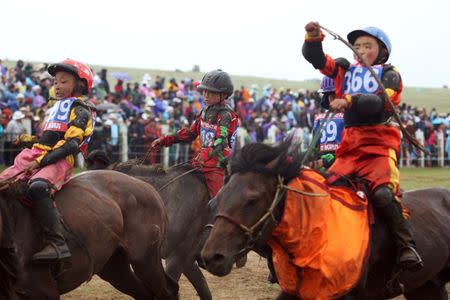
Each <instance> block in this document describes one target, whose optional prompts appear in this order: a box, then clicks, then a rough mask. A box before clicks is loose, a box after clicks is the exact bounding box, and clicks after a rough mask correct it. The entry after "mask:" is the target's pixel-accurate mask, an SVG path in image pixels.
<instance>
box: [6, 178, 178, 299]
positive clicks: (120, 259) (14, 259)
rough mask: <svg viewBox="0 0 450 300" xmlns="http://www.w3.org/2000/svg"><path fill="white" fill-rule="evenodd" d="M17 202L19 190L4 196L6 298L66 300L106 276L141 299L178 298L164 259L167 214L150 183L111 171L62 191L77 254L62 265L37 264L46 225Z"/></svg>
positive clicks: (60, 202) (72, 182) (76, 181)
mask: <svg viewBox="0 0 450 300" xmlns="http://www.w3.org/2000/svg"><path fill="white" fill-rule="evenodd" d="M17 198H18V196H17V192H13V191H12V189H11V188H10V189H9V190H6V191H4V192H1V193H0V210H1V222H0V224H2V225H3V226H1V228H2V229H3V236H2V240H3V241H4V242H3V243H2V244H0V245H2V246H3V251H4V252H5V253H7V254H8V255H7V256H1V257H0V278H1V279H5V280H6V281H5V282H6V284H2V285H1V288H2V290H1V291H0V295H3V297H5V298H8V299H9V298H13V297H12V295H13V294H14V292H15V293H16V294H17V295H18V297H19V298H20V299H59V296H60V295H61V294H64V293H67V292H69V291H71V290H73V289H75V288H77V287H78V286H79V285H80V284H82V283H83V282H85V281H89V280H90V279H91V277H92V276H93V275H94V274H98V275H99V276H100V277H101V278H102V279H104V280H106V281H108V282H109V283H111V284H112V285H113V286H114V287H115V288H117V289H118V290H120V291H121V292H123V293H125V294H128V295H130V296H132V297H133V298H135V299H176V298H177V296H178V285H177V284H176V283H175V282H174V281H173V280H172V279H171V278H170V277H169V276H167V275H166V273H165V271H164V269H163V265H162V262H161V247H162V242H163V240H164V236H165V234H166V230H167V215H166V213H165V210H164V204H163V202H162V200H161V198H160V196H159V194H158V193H157V192H156V191H155V190H154V189H153V188H152V187H151V186H150V185H148V184H146V183H144V182H142V181H140V180H138V179H135V178H133V177H130V176H127V175H125V174H121V173H118V172H114V171H107V170H100V171H89V172H84V173H81V174H79V175H76V176H74V177H73V178H72V179H71V180H70V181H69V182H68V183H67V184H66V185H65V186H64V188H63V189H62V190H60V191H58V192H57V193H56V194H55V204H56V205H57V207H58V209H59V211H60V213H61V214H62V219H63V221H64V224H65V227H66V234H65V235H66V239H67V241H68V244H69V247H70V251H71V253H72V258H71V259H70V260H69V261H67V262H64V263H62V264H60V263H58V264H57V263H51V262H42V261H41V262H39V261H31V260H30V258H31V256H32V254H33V253H34V252H36V251H37V250H39V248H40V247H42V245H41V244H42V243H41V241H40V233H39V231H38V230H37V228H39V226H36V224H35V221H34V218H33V217H32V215H31V212H30V210H29V209H28V208H26V207H24V206H23V205H22V204H21V203H20V202H19V201H17ZM7 235H8V236H7ZM5 241H7V242H5ZM5 245H7V246H9V247H4V246H5ZM11 245H15V248H16V251H11V247H10V246H11ZM5 249H6V250H5ZM7 250H9V251H7Z"/></svg>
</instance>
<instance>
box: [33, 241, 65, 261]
mask: <svg viewBox="0 0 450 300" xmlns="http://www.w3.org/2000/svg"><path fill="white" fill-rule="evenodd" d="M60 247H61V248H60ZM60 247H58V246H57V245H56V244H55V243H50V244H48V245H46V246H45V247H44V248H42V249H41V250H40V251H39V252H36V253H35V254H34V255H33V256H32V258H31V259H32V260H62V259H65V258H69V257H71V256H72V255H71V254H70V250H69V247H68V246H67V245H61V246H60ZM49 248H53V253H48V251H47V249H49ZM46 251H47V253H45V252H46Z"/></svg>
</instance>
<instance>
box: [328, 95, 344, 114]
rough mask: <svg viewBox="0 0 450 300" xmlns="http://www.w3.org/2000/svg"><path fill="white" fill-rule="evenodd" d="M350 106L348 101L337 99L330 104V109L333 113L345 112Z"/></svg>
mask: <svg viewBox="0 0 450 300" xmlns="http://www.w3.org/2000/svg"><path fill="white" fill-rule="evenodd" d="M347 106H348V103H347V100H346V99H341V98H336V99H334V100H333V101H331V102H330V109H331V110H333V111H338V112H343V111H344V110H345V109H346V108H347Z"/></svg>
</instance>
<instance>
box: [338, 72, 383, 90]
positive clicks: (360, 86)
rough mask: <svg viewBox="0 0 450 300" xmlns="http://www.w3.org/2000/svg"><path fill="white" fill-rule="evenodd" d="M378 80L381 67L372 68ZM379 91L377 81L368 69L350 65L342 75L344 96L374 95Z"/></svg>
mask: <svg viewBox="0 0 450 300" xmlns="http://www.w3.org/2000/svg"><path fill="white" fill-rule="evenodd" d="M372 68H373V70H374V71H375V73H376V74H377V76H378V78H381V75H382V73H383V66H382V65H376V66H372ZM379 89H380V87H379V85H378V83H377V81H376V80H375V78H374V77H373V76H372V74H371V73H370V71H369V69H368V68H366V67H363V66H359V65H352V66H350V68H349V69H348V70H347V72H346V73H345V75H344V87H343V91H344V94H347V95H357V94H375V93H376V92H377V91H378V90H379Z"/></svg>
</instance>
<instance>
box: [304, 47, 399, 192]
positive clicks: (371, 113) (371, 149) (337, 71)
mask: <svg viewBox="0 0 450 300" xmlns="http://www.w3.org/2000/svg"><path fill="white" fill-rule="evenodd" d="M303 54H304V56H305V58H306V59H307V60H308V61H309V62H311V63H312V64H313V66H314V67H315V68H316V69H320V71H321V72H322V73H323V74H324V75H326V76H329V77H332V78H334V80H335V88H336V91H335V93H336V97H337V98H344V99H346V100H347V101H348V102H347V103H348V107H347V109H346V110H345V112H344V124H345V128H344V130H343V133H342V141H341V145H340V146H339V147H338V148H337V150H336V161H335V162H334V164H333V165H332V166H331V167H330V169H329V172H331V173H335V174H337V175H341V176H345V175H349V174H356V175H357V176H361V177H363V178H366V179H368V180H374V181H373V182H372V183H371V188H372V191H373V190H374V189H375V188H376V187H378V186H379V185H380V184H386V185H387V186H389V187H390V188H391V189H392V191H393V192H394V193H396V192H397V191H398V190H399V181H398V174H399V171H398V169H397V166H396V162H397V156H398V154H399V151H400V142H401V139H400V131H399V129H398V128H397V127H396V126H393V125H391V124H389V120H390V117H391V116H392V114H393V112H392V111H391V108H390V106H389V103H387V101H385V99H384V98H383V96H382V94H381V92H382V91H381V88H380V87H379V86H378V83H377V82H376V80H375V78H374V77H373V76H372V75H371V73H370V72H369V70H368V68H366V67H364V66H362V65H361V64H353V65H350V64H349V63H348V62H342V61H339V62H338V61H335V60H334V59H332V58H331V57H330V56H328V55H325V54H324V52H323V49H322V43H321V41H305V43H304V44H303ZM373 69H374V70H375V72H376V74H377V76H378V77H379V79H380V80H381V82H383V84H384V86H385V88H386V92H387V93H388V95H389V97H390V100H391V101H392V103H393V104H394V105H395V106H397V105H398V104H399V103H400V95H401V92H402V89H403V86H402V81H401V77H400V74H399V73H398V71H397V70H396V69H395V67H393V66H392V65H389V64H383V65H376V66H373ZM363 162H364V164H367V165H371V166H373V165H375V164H376V166H377V167H376V168H373V169H372V170H369V169H367V168H365V167H363V166H362V164H363ZM350 166H352V167H354V168H353V169H352V168H351V167H350ZM380 169H382V170H380ZM375 170H377V172H381V173H382V174H383V176H382V177H376V176H373V175H372V174H375V173H374V172H375ZM371 171H372V173H371Z"/></svg>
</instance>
